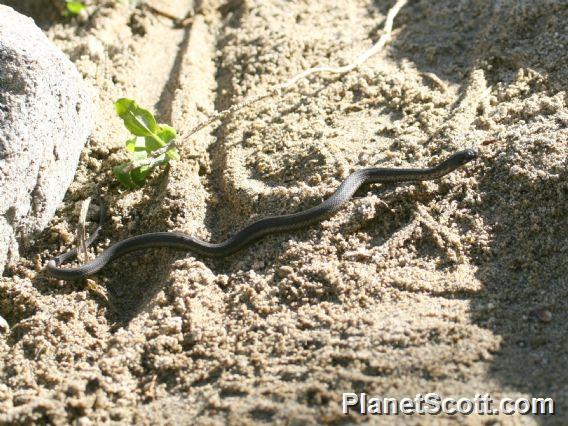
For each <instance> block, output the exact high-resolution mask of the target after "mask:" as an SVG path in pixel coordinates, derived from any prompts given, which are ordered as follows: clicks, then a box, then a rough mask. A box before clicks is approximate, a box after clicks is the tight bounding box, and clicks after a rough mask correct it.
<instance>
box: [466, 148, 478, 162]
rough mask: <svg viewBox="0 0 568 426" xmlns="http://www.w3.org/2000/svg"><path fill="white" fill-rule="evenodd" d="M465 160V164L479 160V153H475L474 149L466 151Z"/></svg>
mask: <svg viewBox="0 0 568 426" xmlns="http://www.w3.org/2000/svg"><path fill="white" fill-rule="evenodd" d="M464 154H465V155H464V159H465V162H466V163H467V162H468V161H471V160H474V159H476V158H477V152H475V151H474V150H473V149H466V150H465V151H464Z"/></svg>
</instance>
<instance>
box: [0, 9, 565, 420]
mask: <svg viewBox="0 0 568 426" xmlns="http://www.w3.org/2000/svg"><path fill="white" fill-rule="evenodd" d="M16 3H17V5H18V7H19V8H20V9H21V10H23V11H25V12H27V13H35V14H36V15H35V17H36V18H37V19H38V23H39V24H41V25H42V28H44V29H45V31H46V33H47V34H48V36H49V37H50V39H51V40H53V42H54V43H55V44H56V45H57V46H59V47H60V48H61V49H62V50H63V51H64V52H65V53H66V54H68V55H69V57H70V58H71V60H72V61H74V63H75V64H76V65H77V67H78V68H79V70H80V71H81V72H82V74H83V75H84V76H85V79H86V80H87V81H88V82H90V84H92V85H93V86H94V88H95V89H96V91H97V99H96V102H97V108H98V113H97V114H98V115H97V117H96V123H95V126H96V129H95V131H94V133H93V135H92V138H91V140H90V142H89V143H88V146H87V147H86V148H85V149H84V152H83V154H82V157H81V162H80V165H79V168H78V170H77V175H76V178H75V181H74V182H73V184H72V185H71V187H70V188H69V191H68V193H67V196H66V198H65V200H64V202H63V204H62V205H61V207H60V209H59V211H58V213H57V216H56V217H55V218H54V219H53V221H52V222H51V224H50V226H49V228H48V229H46V230H45V231H44V232H43V233H42V234H41V235H39V236H38V237H37V240H36V241H35V242H34V243H33V244H31V245H30V246H28V247H22V250H21V259H20V260H19V261H18V262H17V263H14V264H12V265H10V266H9V267H8V269H7V272H6V274H5V276H4V277H2V278H1V280H0V315H1V316H2V317H4V318H5V319H6V321H7V322H8V324H9V325H10V329H9V331H5V332H0V423H2V424H11V423H22V424H28V423H34V422H35V423H45V422H52V423H55V424H67V423H76V424H81V425H86V424H90V423H104V422H117V423H137V424H156V423H171V424H225V423H229V424H254V423H265V422H275V423H288V424H321V423H331V424H340V423H352V422H365V421H371V422H373V423H375V424H383V423H389V424H390V423H391V422H398V423H400V424H445V423H448V424H452V423H455V422H458V421H459V422H460V423H463V424H482V423H485V424H495V423H494V422H496V421H499V422H500V423H501V424H541V423H546V424H565V423H566V422H568V414H567V413H568V369H566V365H567V364H568V351H567V349H568V326H567V325H566V324H568V316H567V312H568V301H567V300H568V298H567V296H568V279H567V277H568V261H567V260H568V253H567V251H566V250H567V246H568V244H567V243H568V220H567V217H568V214H567V212H568V197H567V195H568V180H567V169H568V164H567V154H568V130H567V126H568V108H567V94H566V82H567V81H568V66H567V65H568V64H567V60H566V58H567V57H568V55H567V52H568V34H567V33H566V22H567V21H568V7H567V6H568V5H567V3H566V2H565V0H555V1H554V0H547V1H544V0H539V1H522V0H502V1H497V0H495V1H489V0H481V1H473V0H472V1H462V2H456V1H453V0H441V1H437V2H429V1H425V0H422V1H411V2H409V4H407V5H406V6H405V7H404V8H403V9H402V11H401V12H400V14H399V16H398V17H397V19H396V21H395V27H394V31H393V38H392V41H391V43H390V44H389V45H388V46H387V47H386V48H385V50H384V51H383V52H381V53H379V54H378V55H375V56H373V57H372V58H370V59H369V60H368V61H367V62H366V63H365V64H364V65H363V66H362V67H360V69H358V70H356V71H353V72H351V73H349V74H347V75H343V76H334V77H332V78H325V77H322V76H314V77H312V78H310V79H309V81H307V82H306V81H304V82H302V83H300V84H299V85H298V86H297V88H296V89H295V90H292V91H290V92H288V93H286V94H285V95H284V96H282V97H280V98H273V99H269V100H266V101H264V102H261V103H258V104H255V105H253V106H252V107H250V108H247V109H245V110H242V111H240V112H239V113H237V114H235V115H233V116H231V117H229V118H227V119H226V120H224V121H223V123H222V124H220V125H215V126H211V127H208V128H206V129H204V130H203V131H201V132H199V133H197V134H195V135H194V136H193V137H192V138H191V140H190V142H189V143H186V144H185V145H184V146H183V147H181V149H180V151H181V154H182V160H181V161H178V162H174V163H172V164H171V167H169V168H168V169H167V170H162V171H161V172H156V173H154V174H153V175H152V176H151V178H150V179H149V182H148V184H147V185H146V186H145V187H144V188H143V189H139V190H134V191H127V190H124V189H123V188H121V187H120V186H119V184H118V183H117V182H116V181H115V180H114V178H113V176H112V172H111V170H112V167H113V166H114V165H116V164H119V163H120V162H123V161H125V160H126V159H127V155H126V152H125V150H124V148H123V142H124V140H125V139H126V137H127V132H126V131H125V130H124V128H123V126H122V123H121V121H120V120H119V118H118V117H117V116H116V114H115V112H114V109H113V102H114V101H115V100H116V99H118V98H119V97H122V96H125V97H129V98H133V99H135V100H136V101H137V102H138V103H139V104H140V105H142V106H145V107H147V108H150V109H151V110H153V111H154V112H155V113H156V115H157V116H158V118H159V120H160V121H161V122H166V123H170V124H171V125H173V126H174V127H175V128H176V129H178V131H180V132H182V133H183V132H184V131H185V132H187V131H188V129H190V128H191V127H192V126H194V125H195V124H197V123H198V122H199V121H200V120H203V119H204V118H206V116H207V115H208V114H210V113H211V112H213V111H214V110H221V109H224V108H227V107H229V106H231V105H233V104H235V103H236V102H239V101H242V100H243V99H244V98H245V97H247V96H250V95H254V94H258V93H262V92H264V91H265V90H267V89H268V88H269V87H270V86H271V85H273V84H277V83H280V82H282V81H284V80H285V79H287V78H289V77H290V76H292V75H294V74H295V73H298V72H300V71H302V70H303V69H305V68H308V67H310V66H314V65H343V64H346V63H348V62H350V61H351V60H352V59H353V58H354V57H355V56H356V55H357V54H358V53H360V52H361V51H363V50H365V49H367V48H369V47H370V46H371V45H372V43H373V42H375V41H376V40H377V39H378V38H379V37H380V35H381V31H382V27H383V25H384V19H385V15H386V13H387V11H388V9H389V8H390V7H391V6H392V4H393V2H392V1H387V0H377V1H372V0H352V1H343V2H337V1H321V2H302V1H296V2H282V1H278V0H270V1H262V0H256V1H255V0H242V1H239V0H228V1H226V2H221V1H216V0H204V1H203V2H200V3H197V4H194V3H193V2H192V1H191V0H173V1H169V2H166V1H158V0H152V1H151V2H149V4H150V5H151V6H153V8H154V9H159V10H162V11H166V12H169V13H171V14H173V15H175V16H179V17H180V18H184V17H187V16H193V19H192V20H191V22H189V23H188V24H187V25H186V26H184V27H177V26H176V25H175V24H174V23H173V22H172V20H171V19H169V18H167V17H165V16H162V15H160V14H157V13H156V11H155V10H153V9H152V8H149V7H148V6H145V5H144V4H143V3H138V4H130V5H128V4H121V3H116V2H100V3H97V4H95V5H93V6H92V7H90V8H89V14H88V15H89V16H85V17H82V18H79V19H74V20H62V19H60V18H59V17H58V14H57V13H54V14H53V13H52V14H46V12H45V11H46V10H48V9H50V8H53V4H52V3H53V2H50V1H44V2H37V1H27V2H26V1H24V2H21V1H20V2H16ZM38 3H39V6H38ZM125 3H128V2H125ZM28 6H30V7H28ZM31 6H34V7H36V9H35V10H34V8H33V7H31ZM26 8H27V9H26ZM467 147H471V148H475V149H477V150H478V151H479V159H478V160H476V161H475V162H474V163H471V164H469V165H467V166H466V167H464V168H463V169H461V170H459V171H457V172H455V173H452V174H451V175H448V176H446V177H444V178H443V179H442V180H440V181H436V182H427V183H420V184H407V185H399V186H394V185H386V186H381V185H374V186H368V187H366V188H364V189H363V190H361V191H360V192H359V193H358V194H357V198H356V199H354V200H352V201H351V202H349V203H348V205H347V206H346V207H345V208H344V209H342V210H341V212H340V213H338V214H337V215H335V216H333V217H332V218H330V219H329V220H326V221H324V222H323V223H321V224H319V225H316V226H313V227H311V228H309V229H305V230H302V231H298V232H293V233H287V234H282V235H278V236H271V237H268V238H265V239H264V240H262V241H261V242H259V243H257V244H255V245H254V246H252V247H251V248H248V249H246V250H244V251H242V252H240V253H238V254H236V255H233V256H231V257H228V258H225V259H220V260H211V259H206V258H202V257H199V256H194V255H192V254H191V253H180V252H172V251H168V250H154V251H148V252H138V253H135V254H131V255H128V256H127V257H125V258H123V259H121V260H120V261H117V262H115V263H113V264H112V265H111V266H109V267H108V268H106V269H105V270H104V271H102V272H101V273H100V274H98V275H96V276H95V277H93V278H92V279H90V280H86V281H84V282H63V281H57V280H54V279H51V278H49V277H48V276H47V275H46V274H45V273H44V272H42V267H43V265H44V264H45V262H46V261H47V260H48V259H49V258H50V257H53V256H54V255H56V254H58V253H61V252H63V251H65V250H67V249H68V248H69V247H70V246H71V245H72V244H73V238H74V234H75V229H76V226H77V218H78V211H79V210H78V209H79V207H80V204H81V202H82V201H83V200H84V199H85V198H87V197H89V196H92V195H93V194H94V190H95V188H96V187H98V188H99V189H100V191H101V192H102V194H103V195H104V198H105V201H106V203H107V205H108V207H109V212H110V213H109V218H108V219H107V222H106V226H105V228H104V231H103V235H102V238H101V239H100V240H99V241H98V243H97V245H96V247H95V248H94V252H95V253H97V252H100V251H101V250H102V249H104V248H105V247H107V246H108V245H109V244H110V243H112V242H115V241H119V240H121V239H123V238H126V237H128V236H130V235H135V234H140V233H144V232H150V231H158V230H159V231H166V230H177V231H182V232H185V233H188V234H191V235H194V236H197V237H199V238H202V239H207V240H211V241H221V240H223V239H224V238H226V237H228V236H229V235H231V234H232V233H234V232H235V231H237V230H238V229H240V228H241V227H243V226H244V225H246V224H247V223H250V222H251V221H252V220H254V219H255V218H260V217H262V216H265V215H271V214H283V213H291V212H295V211H299V210H302V209H305V208H308V207H311V206H313V205H315V204H317V203H319V202H320V201H321V200H323V199H324V198H325V197H326V196H328V195H330V194H331V193H332V192H333V190H334V189H335V188H336V187H337V186H338V184H339V182H340V181H341V180H342V179H343V178H345V177H346V176H347V175H348V174H349V173H350V172H352V171H354V170H357V169H359V168H362V167H368V166H373V165H380V166H384V167H425V166H428V165H432V164H435V163H436V162H437V161H439V160H441V159H443V158H445V157H447V156H448V155H449V154H451V153H453V152H454V151H457V150H459V149H463V148H467ZM93 227H94V223H90V224H89V229H91V230H92V229H93ZM342 392H357V393H359V392H366V393H367V394H369V395H371V396H389V397H414V396H415V395H416V394H417V393H423V394H424V393H428V392H437V393H439V394H440V395H441V396H442V397H454V398H460V397H470V398H471V397H473V396H474V395H475V394H476V393H490V394H491V395H492V396H493V397H494V398H495V399H498V398H501V397H510V398H518V397H526V398H532V397H542V396H544V397H552V398H554V399H555V401H556V411H557V415H556V416H554V417H548V418H536V417H522V418H521V417H508V416H499V417H497V416H478V417H476V416H472V417H457V418H456V417H452V418H450V417H440V416H426V417H425V416H419V417H404V416H402V417H396V418H386V417H373V418H368V417H363V416H360V415H357V414H353V415H351V416H349V417H346V416H344V415H342V414H341V406H340V404H341V394H342Z"/></svg>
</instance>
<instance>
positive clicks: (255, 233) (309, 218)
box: [46, 149, 477, 280]
mask: <svg viewBox="0 0 568 426" xmlns="http://www.w3.org/2000/svg"><path fill="white" fill-rule="evenodd" d="M476 157H477V152H476V151H475V150H473V149H465V150H463V151H458V152H456V153H455V154H453V155H451V156H450V157H448V158H447V159H446V160H444V161H442V162H441V163H439V164H437V165H435V166H432V167H428V168H423V169H406V168H382V167H371V168H365V169H361V170H357V171H355V172H353V173H351V174H350V175H349V176H347V178H345V180H344V181H343V182H342V183H341V184H340V185H339V187H338V188H337V189H336V190H335V192H334V193H333V194H332V195H331V196H330V197H329V198H327V199H325V200H324V201H323V202H322V203H320V204H318V205H317V206H315V207H312V208H309V209H307V210H303V211H300V212H298V213H292V214H286V215H282V216H269V217H266V218H263V219H260V220H257V221H256V222H253V223H251V224H250V225H248V226H246V227H244V228H243V229H241V230H240V231H238V232H237V233H235V234H234V235H233V236H231V237H230V238H228V239H227V240H225V241H223V242H220V243H211V242H207V241H201V240H199V239H197V238H195V237H192V236H189V235H186V234H183V233H181V232H177V231H168V232H150V233H146V234H141V235H136V236H133V237H129V238H126V239H124V240H121V241H118V242H116V243H114V244H112V245H110V246H109V247H108V248H107V249H105V250H104V251H103V252H102V253H101V254H99V255H98V256H97V257H96V258H95V259H94V260H92V261H91V262H89V263H86V264H83V265H80V266H77V267H71V268H64V267H62V266H61V265H62V264H63V263H65V262H66V261H68V260H69V259H71V258H73V257H75V256H76V255H77V249H72V250H70V251H68V252H66V253H64V254H61V255H59V256H57V257H55V258H53V259H51V260H49V261H48V262H47V265H46V270H47V272H48V273H49V274H50V275H51V276H53V277H55V278H58V279H63V280H74V279H81V278H85V277H87V276H90V275H92V274H95V273H97V272H99V271H100V270H101V269H103V268H104V267H105V266H107V265H108V264H109V263H111V262H112V261H114V260H116V259H118V258H119V257H121V256H123V255H125V254H127V253H130V252H132V251H135V250H142V249H149V248H159V247H168V248H171V249H177V250H184V251H191V252H193V253H196V254H198V255H202V256H205V257H225V256H229V255H231V254H233V253H235V252H237V251H239V250H241V249H243V248H245V247H247V246H249V245H250V244H252V243H253V242H255V241H257V240H259V239H260V238H262V237H264V236H267V235H269V234H275V233H282V232H288V231H293V230H297V229H300V228H305V227H307V226H309V225H312V224H314V223H316V222H320V221H322V220H323V219H326V218H328V217H329V216H331V215H332V214H334V213H336V212H337V211H338V210H339V209H341V208H342V207H343V206H344V205H345V204H346V203H347V202H348V200H349V199H350V198H351V197H352V196H353V195H354V194H355V192H356V191H357V190H358V189H359V188H360V187H361V186H362V185H364V184H369V183H400V182H417V181H425V180H434V179H439V178H441V177H442V176H444V175H447V174H448V173H450V172H452V171H454V170H456V169H457V168H459V167H461V166H463V165H464V164H466V163H468V162H470V161H472V160H474V159H475V158H476ZM104 215H105V209H104V205H103V204H101V208H100V213H99V217H100V219H99V224H98V226H97V228H96V230H95V231H94V232H93V234H92V235H91V236H90V237H89V238H88V239H87V241H86V243H85V245H86V246H87V247H88V246H89V245H91V244H92V243H93V242H94V241H95V239H96V238H97V236H98V234H99V232H100V230H101V228H102V226H103V218H104Z"/></svg>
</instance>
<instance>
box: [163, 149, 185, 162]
mask: <svg viewBox="0 0 568 426" xmlns="http://www.w3.org/2000/svg"><path fill="white" fill-rule="evenodd" d="M166 157H167V158H168V160H174V161H177V160H179V159H180V158H181V157H180V156H179V153H178V150H177V148H171V149H168V150H167V151H166Z"/></svg>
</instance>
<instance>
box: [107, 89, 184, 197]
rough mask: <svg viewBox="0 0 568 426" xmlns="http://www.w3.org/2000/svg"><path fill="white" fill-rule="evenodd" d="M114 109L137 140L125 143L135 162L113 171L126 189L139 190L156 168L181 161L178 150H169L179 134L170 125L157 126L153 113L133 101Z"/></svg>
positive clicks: (116, 106) (123, 99) (116, 105)
mask: <svg viewBox="0 0 568 426" xmlns="http://www.w3.org/2000/svg"><path fill="white" fill-rule="evenodd" d="M114 106H115V109H116V112H117V114H118V116H119V117H120V118H122V121H123V122H124V127H126V128H127V129H128V131H129V132H130V133H132V135H133V136H134V137H133V138H132V139H128V140H127V141H126V149H127V150H128V151H129V152H130V154H131V156H132V159H133V161H130V162H128V163H124V164H120V165H118V166H116V167H114V168H113V172H114V174H115V176H116V178H117V179H118V180H119V181H120V182H121V183H122V184H123V185H124V186H125V187H127V188H129V189H134V188H139V187H140V186H142V185H143V184H144V182H145V181H146V178H147V177H148V175H149V174H150V172H151V171H152V169H153V168H155V167H157V166H161V165H165V164H167V163H168V162H169V161H170V160H179V159H180V156H179V154H178V151H177V149H176V148H175V147H171V148H168V147H167V146H169V145H168V144H170V145H171V144H172V142H173V140H174V139H175V137H176V131H175V129H174V128H173V127H170V126H168V125H167V124H161V123H160V124H158V123H157V122H156V119H155V118H154V116H153V115H152V113H151V112H150V111H148V110H145V109H143V108H140V107H139V106H138V105H137V104H136V102H134V101H133V100H132V99H126V98H121V99H119V100H118V101H116V103H115V104H114ZM148 160H150V161H148ZM139 163H143V164H141V165H139Z"/></svg>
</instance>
